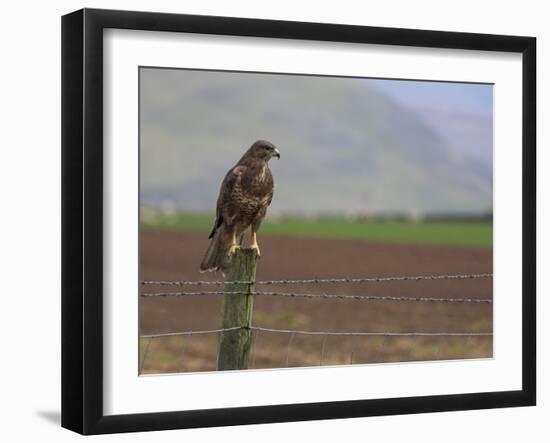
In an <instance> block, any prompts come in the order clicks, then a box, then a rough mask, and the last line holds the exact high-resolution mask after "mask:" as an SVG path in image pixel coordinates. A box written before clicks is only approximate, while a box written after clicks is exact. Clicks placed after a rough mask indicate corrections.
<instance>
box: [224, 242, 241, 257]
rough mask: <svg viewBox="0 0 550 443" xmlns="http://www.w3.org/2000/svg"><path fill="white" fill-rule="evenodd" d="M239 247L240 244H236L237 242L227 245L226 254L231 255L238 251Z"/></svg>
mask: <svg viewBox="0 0 550 443" xmlns="http://www.w3.org/2000/svg"><path fill="white" fill-rule="evenodd" d="M239 249H241V247H240V245H238V244H237V243H233V244H232V245H231V246H230V247H229V251H227V255H228V256H232V255H233V254H234V253H235V252H236V251H238V250H239Z"/></svg>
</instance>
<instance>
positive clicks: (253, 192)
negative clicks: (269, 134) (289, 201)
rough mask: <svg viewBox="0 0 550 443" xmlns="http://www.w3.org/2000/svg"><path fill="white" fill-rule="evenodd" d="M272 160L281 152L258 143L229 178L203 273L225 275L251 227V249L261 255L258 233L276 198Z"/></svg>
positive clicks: (226, 179)
mask: <svg viewBox="0 0 550 443" xmlns="http://www.w3.org/2000/svg"><path fill="white" fill-rule="evenodd" d="M272 157H277V158H280V153H279V151H278V150H277V148H275V146H273V144H272V143H270V142H268V141H265V140H258V141H257V142H255V143H254V144H253V145H252V146H251V147H250V149H248V151H246V152H245V154H244V155H243V156H242V157H241V159H240V160H239V161H238V162H237V164H236V165H235V166H233V167H232V168H231V169H230V170H229V172H228V173H227V174H226V176H225V178H224V179H223V182H222V185H221V188H220V195H219V196H218V203H217V205H216V217H215V219H214V226H213V228H212V232H210V235H209V237H208V238H210V239H211V241H210V245H209V246H208V249H207V251H206V254H205V256H204V258H203V260H202V262H201V265H200V270H201V271H202V272H205V271H217V270H221V271H224V270H225V269H226V267H227V265H228V264H229V261H230V259H231V255H232V254H233V253H234V252H235V250H237V249H238V248H239V247H240V245H239V244H238V243H237V238H241V239H242V237H241V236H242V235H243V234H244V231H245V230H246V229H247V228H248V227H249V226H250V228H251V234H252V245H251V247H252V248H254V249H256V250H257V251H258V255H260V248H259V246H258V242H257V240H256V232H258V229H259V228H260V225H261V223H262V220H263V219H264V217H265V215H266V212H267V207H268V206H269V204H270V203H271V199H272V198H273V176H272V175H271V171H270V169H269V166H268V162H269V160H270V159H271V158H272Z"/></svg>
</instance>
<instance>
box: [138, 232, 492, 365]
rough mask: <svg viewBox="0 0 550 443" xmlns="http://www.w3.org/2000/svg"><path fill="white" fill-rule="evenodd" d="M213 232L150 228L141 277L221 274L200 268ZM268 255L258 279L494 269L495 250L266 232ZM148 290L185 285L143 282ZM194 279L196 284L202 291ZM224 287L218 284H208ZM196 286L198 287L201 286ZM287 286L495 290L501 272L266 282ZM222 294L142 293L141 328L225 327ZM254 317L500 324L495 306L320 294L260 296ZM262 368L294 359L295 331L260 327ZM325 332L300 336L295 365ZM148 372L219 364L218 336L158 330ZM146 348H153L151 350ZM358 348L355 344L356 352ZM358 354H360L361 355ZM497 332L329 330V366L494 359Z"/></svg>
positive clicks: (279, 324)
mask: <svg viewBox="0 0 550 443" xmlns="http://www.w3.org/2000/svg"><path fill="white" fill-rule="evenodd" d="M207 242H208V240H207V238H206V235H205V233H204V232H185V231H168V230H143V231H142V233H141V278H142V279H144V280H179V279H184V280H219V279H222V276H221V275H220V274H200V273H199V272H198V265H199V263H200V261H201V258H202V254H203V253H204V251H205V249H206V246H207ZM259 242H260V246H261V248H262V258H261V259H260V261H259V262H258V271H257V279H259V280H266V279H304V278H315V277H319V278H330V277H336V278H337V277H365V276H392V275H397V276H400V275H434V274H467V273H484V272H489V273H490V272H492V250H491V249H490V248H466V247H447V246H418V245H402V244H400V245H397V244H385V243H375V242H367V241H351V240H326V239H311V238H287V237H269V236H261V237H260V238H259ZM141 288H142V290H143V291H144V292H157V291H166V290H177V289H175V288H170V287H160V286H142V287H141ZM192 288H194V287H186V288H185V289H186V290H193V289H192ZM205 289H206V290H221V289H222V287H215V286H214V287H208V288H203V290H205ZM195 290H196V288H195ZM257 290H269V291H280V292H311V293H330V294H371V295H397V296H426V297H441V298H446V297H448V298H460V297H463V298H484V299H487V298H492V279H473V280H444V281H419V282H415V281H407V282H386V283H361V284H323V285H321V284H317V285H292V286H288V285H287V286H269V287H263V288H259V287H258V288H257ZM221 301H222V300H221V297H216V296H198V297H156V298H141V299H140V333H141V334H153V333H164V332H178V331H189V330H202V329H216V328H219V327H220V323H221V318H220V312H221ZM253 324H255V325H257V326H265V327H273V328H285V329H303V330H310V331H338V332H340V331H364V332H367V331H368V332H383V331H391V332H413V331H416V332H442V331H445V332H491V331H492V305H490V304H462V303H460V304H458V303H457V304H455V303H437V302H403V301H400V302H389V301H362V300H361V301H358V300H326V299H322V300H311V299H303V298H287V297H256V300H255V301H254V319H253ZM255 338H256V345H255V348H254V355H253V363H254V367H256V368H266V367H269V368H273V367H282V366H285V365H286V360H287V351H288V341H289V334H279V333H267V332H261V333H259V334H258V335H257V337H255ZM323 339H324V337H323V336H295V337H294V338H293V341H292V346H291V348H290V351H289V352H288V363H289V365H290V366H309V365H318V364H320V360H321V348H322V342H323ZM140 345H141V351H142V356H143V355H145V357H146V358H145V361H144V363H143V372H145V373H162V372H180V371H205V370H214V368H215V359H216V353H217V336H216V335H215V334H211V335H201V336H193V337H185V338H183V337H168V338H157V339H154V340H153V341H151V343H150V344H149V345H148V340H141V343H140ZM147 347H148V349H147V352H146V353H145V348H147ZM352 351H353V352H352ZM352 354H353V356H352ZM491 355H492V340H491V338H490V337H473V338H463V337H447V338H443V339H439V338H432V337H428V338H423V337H392V338H386V339H384V338H383V337H355V338H353V339H352V338H351V337H332V336H331V337H328V338H327V340H326V342H325V352H324V355H323V364H329V365H332V364H349V363H350V361H351V359H353V363H368V362H380V361H411V360H433V359H453V358H471V357H476V358H477V357H490V356H491Z"/></svg>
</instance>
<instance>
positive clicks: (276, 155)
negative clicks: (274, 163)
mask: <svg viewBox="0 0 550 443" xmlns="http://www.w3.org/2000/svg"><path fill="white" fill-rule="evenodd" d="M273 157H277V159H280V158H281V153H280V152H279V150H278V149H277V148H275V151H274V152H273Z"/></svg>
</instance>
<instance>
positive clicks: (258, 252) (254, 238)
mask: <svg viewBox="0 0 550 443" xmlns="http://www.w3.org/2000/svg"><path fill="white" fill-rule="evenodd" d="M250 249H255V250H256V254H258V257H261V255H262V254H260V247H259V246H258V241H257V240H256V232H254V231H252V244H251V245H250Z"/></svg>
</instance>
